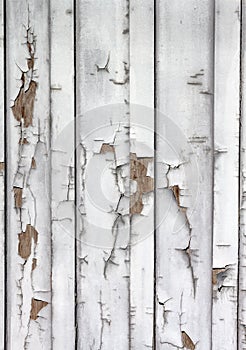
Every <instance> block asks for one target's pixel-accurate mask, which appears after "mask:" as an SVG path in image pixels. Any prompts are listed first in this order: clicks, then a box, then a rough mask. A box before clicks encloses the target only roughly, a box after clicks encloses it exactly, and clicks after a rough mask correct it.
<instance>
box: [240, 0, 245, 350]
mask: <svg viewBox="0 0 246 350" xmlns="http://www.w3.org/2000/svg"><path fill="white" fill-rule="evenodd" d="M245 23H246V4H245V2H244V1H243V2H242V7H241V65H240V68H241V71H240V73H241V74H240V102H241V104H240V125H241V129H240V164H239V165H240V198H239V209H240V231H239V232H240V237H239V239H240V241H239V242H240V246H239V257H240V258H239V286H238V287H239V288H238V289H239V290H238V293H239V300H238V349H242V350H245V349H246V278H245V276H246V230H245V227H246V226H245V225H246V200H245V199H246V197H245V196H246V153H245V150H246V99H245V98H246V85H245V81H246V80H245V79H246V70H245V62H246V32H245Z"/></svg>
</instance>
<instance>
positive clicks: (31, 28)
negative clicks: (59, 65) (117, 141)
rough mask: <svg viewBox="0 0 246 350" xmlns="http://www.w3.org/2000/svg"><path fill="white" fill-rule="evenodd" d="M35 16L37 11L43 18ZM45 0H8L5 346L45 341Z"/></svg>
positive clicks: (47, 317)
mask: <svg viewBox="0 0 246 350" xmlns="http://www.w3.org/2000/svg"><path fill="white" fill-rule="evenodd" d="M40 19H42V20H41V21H40ZM48 22H49V21H48V4H47V3H46V2H41V1H31V0H30V1H28V3H26V2H24V3H23V2H19V1H15V0H11V1H8V2H6V30H7V32H6V44H7V52H6V62H7V72H6V74H7V100H6V107H7V118H6V121H7V135H8V141H7V166H8V171H7V174H8V175H7V176H8V178H7V189H6V191H7V193H8V218H7V220H8V226H7V231H8V234H7V250H8V254H7V286H6V287H7V349H11V350H14V349H36V350H38V349H45V348H46V349H50V348H51V307H50V301H51V298H50V291H51V285H50V276H51V268H50V265H51V259H50V248H51V246H50V237H51V236H50V203H49V187H50V186H49V177H45V173H46V170H48V167H49V165H48V162H47V159H48V154H47V151H48V148H49V142H50V132H49V123H50V93H49V91H50V89H49V88H50V86H49V65H48V62H49V37H48V33H49V27H48Z"/></svg>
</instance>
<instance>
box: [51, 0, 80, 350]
mask: <svg viewBox="0 0 246 350" xmlns="http://www.w3.org/2000/svg"><path fill="white" fill-rule="evenodd" d="M73 15H74V8H73V1H71V0H65V1H62V2H57V1H56V0H52V1H51V2H50V48H51V52H50V69H51V82H50V83H51V118H52V133H51V154H50V155H51V174H52V187H51V193H52V341H53V343H52V346H53V347H52V349H54V350H55V349H57V350H58V349H65V348H66V349H74V346H75V322H74V321H75V303H74V301H75V295H74V284H75V279H74V277H75V271H74V269H75V264H74V261H75V260H74V259H75V240H74V239H75V220H74V215H75V207H74V158H73V154H74V147H75V140H74V95H73V91H74V63H73V62H74V39H73V29H74V28H73V21H74V18H73Z"/></svg>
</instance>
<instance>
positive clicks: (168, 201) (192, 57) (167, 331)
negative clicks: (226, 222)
mask: <svg viewBox="0 0 246 350" xmlns="http://www.w3.org/2000/svg"><path fill="white" fill-rule="evenodd" d="M213 7H214V6H213V1H212V0H211V1H203V0H202V1H196V0H188V1H180V0H177V1H176V0H174V1H172V2H170V1H158V2H157V14H158V17H157V21H158V22H157V49H156V50H157V57H156V60H157V77H156V79H157V87H156V89H157V108H158V109H159V111H160V112H159V113H158V114H157V132H158V134H157V190H156V191H157V192H156V196H157V198H156V202H157V236H156V254H157V265H156V274H157V275H156V283H157V286H156V303H157V304H156V313H157V315H156V316H157V320H156V332H157V333H156V341H157V344H156V348H157V349H163V348H165V349H173V348H175V347H176V348H177V349H181V348H187V349H195V348H196V349H199V350H207V349H208V348H211V346H212V345H211V290H212V276H211V275H212V274H211V258H212V256H211V254H212V251H211V244H212V178H213V176H212V159H213V144H212V115H213V96H212V95H213V18H214V8H213Z"/></svg>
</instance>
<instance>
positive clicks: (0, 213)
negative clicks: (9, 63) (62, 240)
mask: <svg viewBox="0 0 246 350" xmlns="http://www.w3.org/2000/svg"><path fill="white" fill-rule="evenodd" d="M4 88H5V86H4V18H3V1H1V2H0V115H1V117H0V315H1V317H0V349H1V350H3V349H4V325H5V317H4V312H5V306H4V298H5V286H4V283H5V267H4V264H5V257H4V253H5V250H4V246H5V227H4V226H5V225H4V220H5V203H4V151H5V148H4V146H5V145H4V123H5V120H4V119H5V118H4V115H5V112H4Z"/></svg>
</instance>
